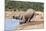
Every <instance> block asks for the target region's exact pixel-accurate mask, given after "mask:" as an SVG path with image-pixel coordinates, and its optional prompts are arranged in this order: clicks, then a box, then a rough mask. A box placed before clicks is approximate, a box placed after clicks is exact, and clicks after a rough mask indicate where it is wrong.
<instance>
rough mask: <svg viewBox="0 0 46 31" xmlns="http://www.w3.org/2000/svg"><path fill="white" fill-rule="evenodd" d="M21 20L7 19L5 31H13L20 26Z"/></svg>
mask: <svg viewBox="0 0 46 31" xmlns="http://www.w3.org/2000/svg"><path fill="white" fill-rule="evenodd" d="M19 22H20V20H16V19H6V20H5V31H11V30H12V29H13V28H15V27H16V25H19Z"/></svg>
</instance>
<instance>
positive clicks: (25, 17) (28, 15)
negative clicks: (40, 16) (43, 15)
mask: <svg viewBox="0 0 46 31" xmlns="http://www.w3.org/2000/svg"><path fill="white" fill-rule="evenodd" d="M34 15H35V10H33V9H27V11H26V12H19V15H17V16H16V15H15V18H18V19H21V20H22V21H21V22H20V24H23V23H26V22H31V21H30V20H31V19H32V18H33V16H34ZM13 17H14V16H13Z"/></svg>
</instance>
